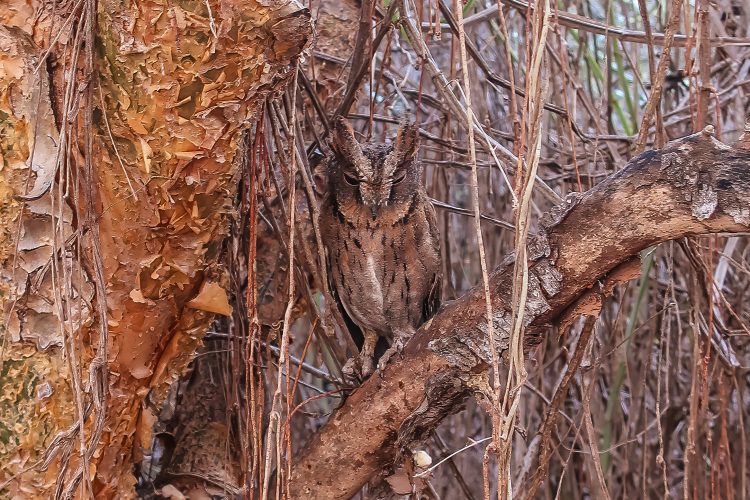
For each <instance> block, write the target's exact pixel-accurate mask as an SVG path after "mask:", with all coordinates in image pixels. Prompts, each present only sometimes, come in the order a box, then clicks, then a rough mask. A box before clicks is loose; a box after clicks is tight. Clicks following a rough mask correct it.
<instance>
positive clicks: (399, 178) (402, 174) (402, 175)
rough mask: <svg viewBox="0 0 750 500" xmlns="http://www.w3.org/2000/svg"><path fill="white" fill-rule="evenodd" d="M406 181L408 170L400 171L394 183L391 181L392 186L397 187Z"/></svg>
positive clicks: (394, 178)
mask: <svg viewBox="0 0 750 500" xmlns="http://www.w3.org/2000/svg"><path fill="white" fill-rule="evenodd" d="M404 179H406V170H400V171H398V172H396V175H395V176H394V177H393V181H391V184H393V185H396V184H398V183H400V182H401V181H403V180H404Z"/></svg>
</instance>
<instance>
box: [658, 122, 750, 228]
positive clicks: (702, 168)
mask: <svg viewBox="0 0 750 500" xmlns="http://www.w3.org/2000/svg"><path fill="white" fill-rule="evenodd" d="M746 156H747V154H746V153H744V152H742V151H741V149H734V148H732V147H730V146H728V145H726V144H724V143H723V142H721V141H719V140H718V139H716V138H715V137H714V128H713V127H712V126H710V125H709V126H707V127H706V128H704V129H703V130H702V131H701V132H698V133H697V134H693V135H690V136H687V137H685V138H683V139H680V140H678V141H675V142H673V143H671V144H670V145H669V146H667V148H665V149H664V152H663V153H661V159H660V160H661V168H660V170H661V171H662V172H663V173H664V175H666V178H667V181H668V182H669V183H670V184H671V185H672V186H674V187H675V188H677V189H678V190H679V191H680V192H681V194H682V197H683V199H684V200H685V201H686V202H688V203H689V204H690V212H691V214H692V215H693V217H695V218H696V219H698V220H699V221H703V220H706V219H708V218H710V217H711V216H713V215H714V214H716V213H717V209H719V211H721V212H723V213H725V214H727V215H729V216H730V217H732V218H733V219H734V221H735V222H736V223H738V224H743V225H747V224H750V210H749V209H748V207H747V206H746V205H744V204H742V203H740V202H739V200H740V199H741V198H742V197H743V196H746V195H747V193H748V184H749V182H748V171H747V167H746V165H747V158H746Z"/></svg>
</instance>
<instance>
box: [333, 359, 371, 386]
mask: <svg viewBox="0 0 750 500" xmlns="http://www.w3.org/2000/svg"><path fill="white" fill-rule="evenodd" d="M374 371H375V366H374V363H373V360H372V358H371V357H369V356H362V355H360V356H355V357H353V358H349V360H348V361H347V362H346V364H344V366H343V367H342V368H341V372H342V374H343V375H344V382H346V383H347V384H350V385H361V384H362V382H364V381H365V379H367V378H368V377H369V376H370V375H372V373H373V372H374Z"/></svg>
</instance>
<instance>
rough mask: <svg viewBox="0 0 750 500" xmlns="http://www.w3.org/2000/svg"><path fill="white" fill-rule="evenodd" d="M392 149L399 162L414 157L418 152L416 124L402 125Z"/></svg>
mask: <svg viewBox="0 0 750 500" xmlns="http://www.w3.org/2000/svg"><path fill="white" fill-rule="evenodd" d="M393 149H394V152H395V153H396V155H397V156H398V157H400V158H401V161H404V160H408V159H410V158H413V157H414V156H416V154H417V151H418V150H419V127H418V126H417V124H416V123H402V125H401V127H399V129H398V135H396V144H395V145H394V147H393Z"/></svg>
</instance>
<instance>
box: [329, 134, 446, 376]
mask: <svg viewBox="0 0 750 500" xmlns="http://www.w3.org/2000/svg"><path fill="white" fill-rule="evenodd" d="M331 137H332V138H331V141H330V147H331V150H332V153H331V156H330V158H329V159H328V164H327V170H328V192H327V195H326V199H325V201H324V203H323V205H322V207H321V212H320V228H321V232H322V236H323V241H324V245H325V246H326V254H327V260H328V266H329V275H330V279H331V284H332V288H333V291H334V293H335V295H336V296H337V298H338V301H339V303H340V305H341V307H342V309H343V312H344V313H345V314H346V316H348V317H349V319H351V320H352V322H353V323H355V324H356V325H357V326H358V327H359V329H360V330H361V331H362V334H363V336H364V343H363V345H362V349H361V351H360V353H359V356H358V357H357V358H353V359H352V360H350V361H349V362H348V363H347V366H345V372H346V371H348V372H349V374H351V373H352V371H354V373H357V372H358V374H359V375H361V377H362V378H364V377H367V376H369V375H370V374H371V373H372V372H373V371H374V364H375V363H374V355H375V345H376V344H377V342H378V339H379V338H380V337H384V338H385V339H386V340H387V341H388V342H389V343H390V347H389V348H388V350H387V351H386V352H385V354H383V356H382V357H381V358H380V361H379V363H378V368H381V369H382V368H383V367H384V366H385V364H386V363H387V362H388V359H389V358H390V357H391V356H392V355H393V354H394V353H397V352H399V353H400V352H401V349H402V348H403V346H404V345H405V344H406V342H407V341H408V340H409V339H410V338H411V337H412V335H413V334H414V332H415V331H416V329H417V328H418V327H419V326H420V325H421V324H422V323H424V322H425V321H426V320H427V319H428V318H429V317H430V316H432V315H433V314H434V313H435V311H436V310H437V308H438V306H439V304H440V289H441V284H442V276H441V259H440V235H439V232H438V226H437V221H436V218H435V210H434V208H433V206H432V204H431V203H430V200H429V198H428V197H427V194H426V193H425V190H424V186H423V181H422V167H421V165H420V164H419V161H418V160H417V153H418V149H419V135H418V128H417V127H416V126H412V125H405V126H402V127H401V128H400V129H399V131H398V135H397V137H396V139H395V141H394V142H393V143H392V144H378V143H363V144H360V143H359V142H357V140H356V139H355V137H354V133H353V131H352V129H351V127H350V126H349V124H348V123H347V122H346V121H345V120H343V119H339V120H337V121H336V122H335V123H334V126H333V130H332V135H331Z"/></svg>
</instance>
